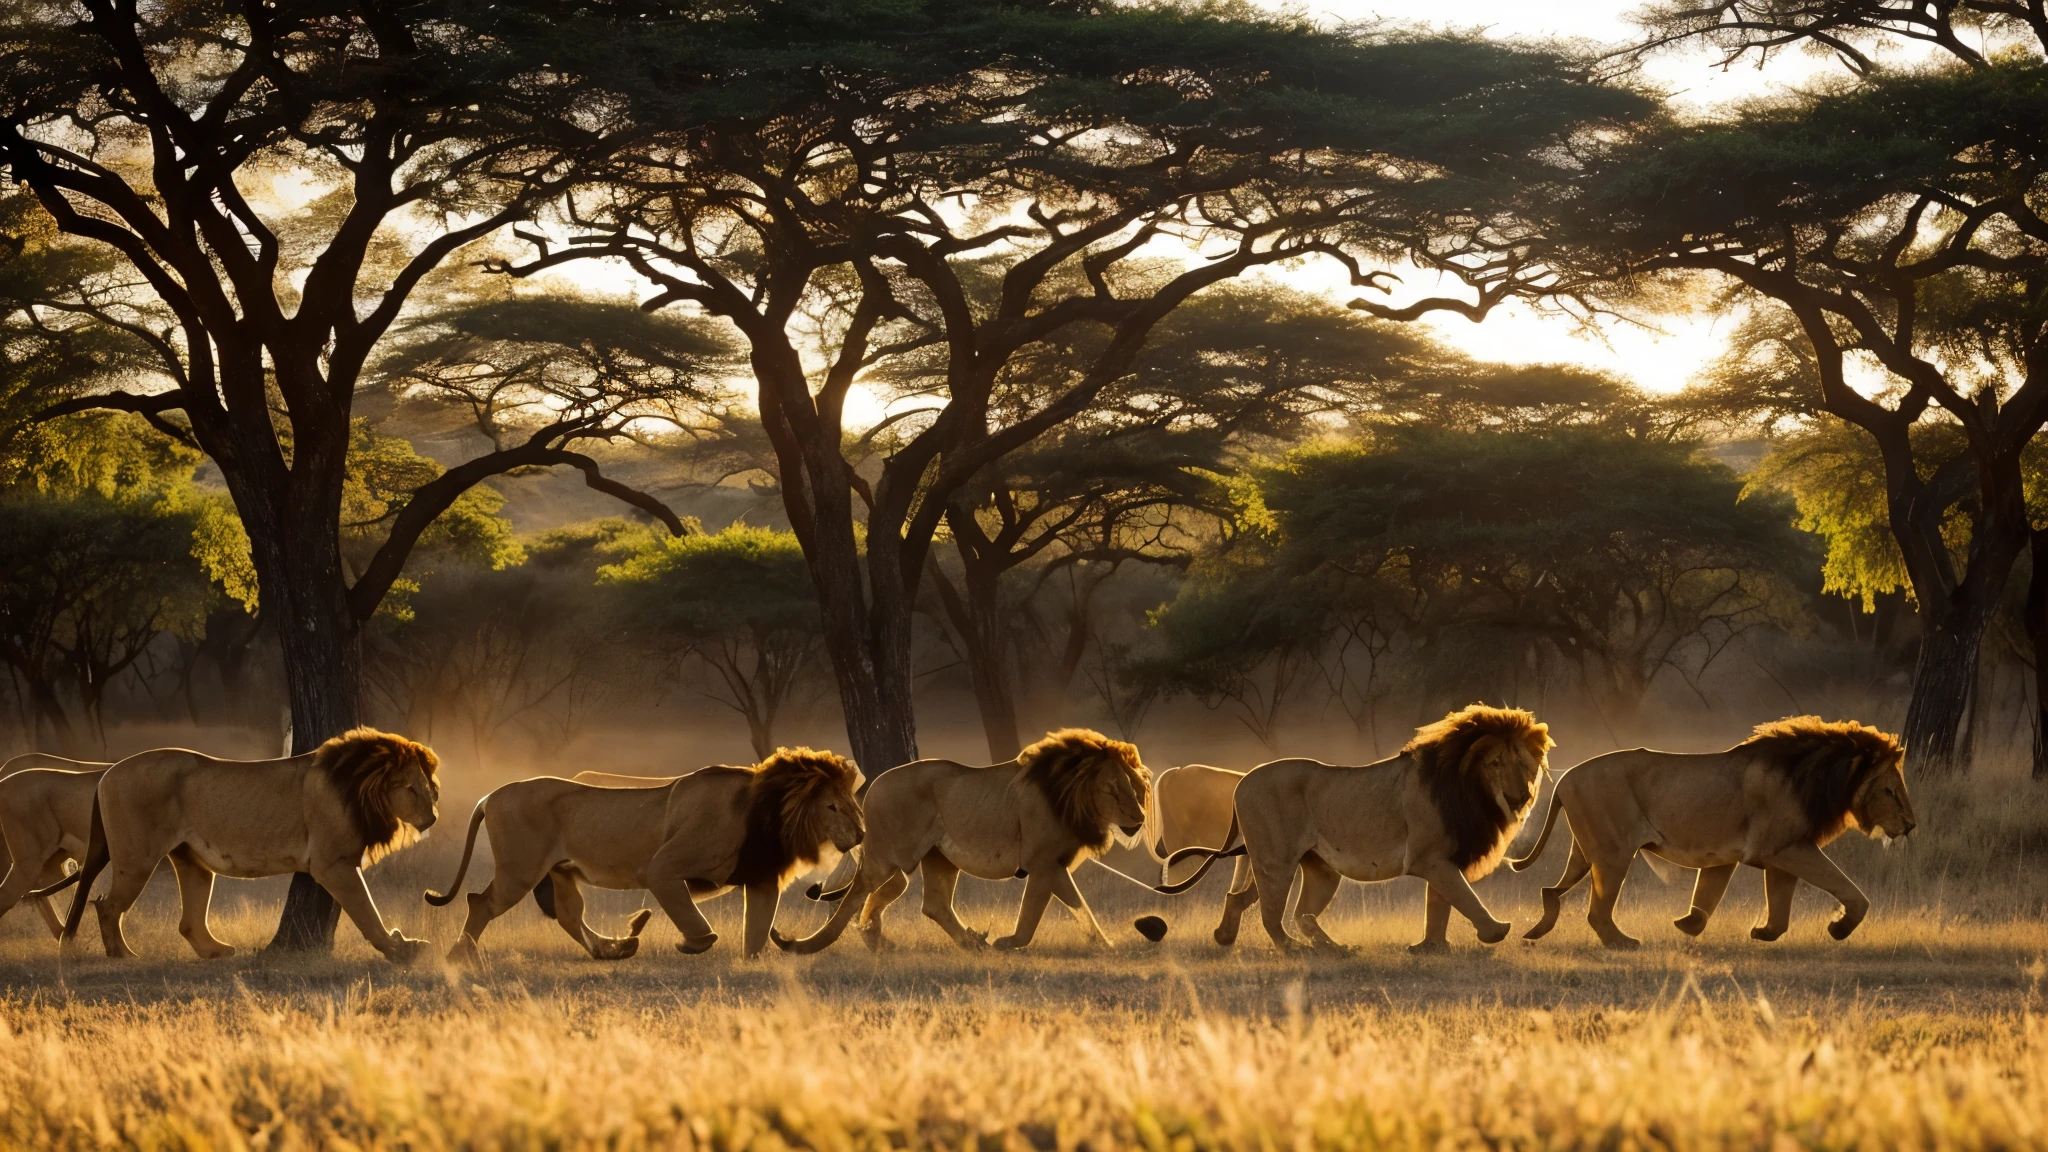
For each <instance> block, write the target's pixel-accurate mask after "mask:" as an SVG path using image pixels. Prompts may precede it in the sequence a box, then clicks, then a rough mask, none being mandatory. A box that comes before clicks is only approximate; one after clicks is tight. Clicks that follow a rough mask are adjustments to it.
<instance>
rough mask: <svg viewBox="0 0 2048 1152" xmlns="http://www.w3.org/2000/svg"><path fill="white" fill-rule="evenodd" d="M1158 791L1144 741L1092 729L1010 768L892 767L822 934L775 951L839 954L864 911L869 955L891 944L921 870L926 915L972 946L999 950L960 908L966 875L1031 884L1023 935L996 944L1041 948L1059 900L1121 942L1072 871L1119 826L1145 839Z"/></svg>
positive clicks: (933, 763) (1062, 738) (1100, 937)
mask: <svg viewBox="0 0 2048 1152" xmlns="http://www.w3.org/2000/svg"><path fill="white" fill-rule="evenodd" d="M1151 790H1152V774H1151V772H1150V771H1149V770H1147V769H1146V767H1145V765H1144V762H1143V761H1141V760H1140V759H1139V758H1138V749H1137V748H1136V747H1135V746H1133V745H1130V744H1126V743H1124V742H1123V741H1121V740H1112V739H1110V738H1109V737H1107V736H1104V735H1103V734H1102V733H1100V732H1093V731H1090V730H1088V729H1085V728H1063V729H1060V730H1059V731H1056V732H1049V733H1047V734H1046V736H1045V738H1044V739H1043V740H1040V741H1038V742H1037V743H1035V744H1033V745H1031V746H1030V747H1028V748H1026V749H1024V750H1023V751H1022V752H1019V753H1018V754H1017V758H1016V759H1015V760H1012V761H1009V762H1008V763H1005V764H994V765H990V766H988V767H985V768H977V767H970V766H968V765H966V764H956V763H954V762H953V761H951V760H917V761H913V762H912V763H909V764H903V765H899V766H898V767H895V768H891V769H889V770H888V771H887V772H884V773H882V774H881V775H880V776H877V777H876V778H875V782H874V783H873V784H872V785H870V786H869V787H868V795H867V810H868V824H869V829H870V831H871V833H872V835H871V837H870V839H869V843H868V844H867V845H866V846H865V847H863V848H862V849H861V858H860V867H859V870H858V871H857V872H856V873H855V874H854V878H853V884H852V886H851V887H850V888H849V889H847V890H846V891H845V893H844V899H843V900H841V902H840V905H839V907H838V908H836V909H834V910H833V913H832V917H831V919H829V920H827V921H826V923H825V925H824V926H823V927H822V928H820V929H818V931H817V932H815V933H813V934H811V935H810V936H808V937H805V938H803V939H800V940H793V939H790V938H789V937H786V936H783V935H781V934H780V933H776V934H775V935H774V936H773V939H774V940H775V944H776V946H777V947H779V948H783V949H785V950H788V951H791V952H800V953H808V952H816V951H819V950H821V949H823V948H827V947H830V946H831V944H832V942H833V941H835V940H837V939H838V938H839V936H840V934H841V933H842V932H844V931H845V930H846V925H847V923H848V921H850V920H851V919H852V918H853V913H854V909H855V908H860V909H861V910H862V916H861V933H862V935H863V936H864V937H865V938H866V940H867V943H868V946H869V947H870V948H874V949H880V948H881V947H882V943H883V941H882V913H883V911H884V910H885V909H887V908H888V907H889V905H890V904H891V903H893V902H894V901H895V900H896V898H897V897H899V896H901V895H903V890H904V889H905V888H908V887H909V886H910V876H909V874H910V871H911V870H912V869H914V868H920V867H921V868H923V869H924V914H925V915H926V916H928V917H930V918H931V919H932V920H933V921H935V922H936V923H937V924H938V925H939V927H941V928H943V929H945V931H946V934H947V935H948V936H951V937H952V938H953V940H954V942H955V943H957V944H959V945H960V946H961V947H963V948H980V947H984V946H986V945H987V943H988V937H987V935H986V934H985V933H980V932H975V931H973V930H972V929H970V928H968V927H967V926H966V925H965V924H962V923H961V922H960V918H959V916H958V915H957V914H956V913H955V912H954V910H953V889H954V887H955V886H956V885H957V884H958V882H959V879H960V873H961V872H963V871H964V872H966V873H967V874H969V875H971V876H980V877H983V878H985V879H991V880H1008V879H1011V878H1013V877H1020V876H1021V877H1023V878H1024V880H1025V884H1024V901H1023V903H1022V905H1021V906H1019V908H1018V910H1017V925H1016V928H1015V929H1014V930H1013V931H1012V932H1011V933H1010V935H1008V936H1005V937H1003V938H1002V939H1000V940H997V941H996V942H995V945H996V947H998V948H1003V949H1010V948H1022V947H1024V946H1025V945H1027V944H1029V943H1031V938H1032V936H1033V935H1034V934H1036V932H1037V930H1038V922H1039V920H1040V919H1041V918H1042V917H1043V916H1044V915H1045V905H1046V901H1048V900H1050V899H1051V898H1053V897H1055V896H1057V897H1059V900H1060V903H1062V904H1065V905H1066V906H1067V907H1068V908H1070V909H1072V910H1073V912H1074V915H1075V917H1076V918H1078V919H1079V920H1080V921H1081V923H1082V924H1083V925H1084V926H1085V927H1086V928H1087V929H1088V931H1089V933H1090V935H1091V936H1092V937H1093V938H1094V939H1096V940H1097V941H1099V942H1101V943H1102V944H1104V945H1106V946H1113V945H1110V941H1109V937H1108V936H1107V935H1106V934H1104V932H1103V931H1102V925H1100V924H1099V923H1097V922H1096V920H1095V913H1094V912H1092V911H1090V910H1089V908H1088V902H1087V901H1086V900H1084V899H1082V897H1081V890H1080V889H1079V888H1076V887H1075V886H1074V877H1073V875H1072V870H1073V869H1074V868H1075V867H1076V866H1078V865H1079V863H1080V861H1081V860H1082V859H1083V858H1085V856H1086V855H1088V854H1091V853H1094V852H1099V851H1101V850H1102V849H1104V848H1106V847H1108V846H1109V844H1110V842H1111V841H1112V840H1113V839H1114V833H1115V832H1116V831H1121V832H1122V833H1123V834H1124V835H1125V836H1136V835H1137V834H1138V833H1139V832H1140V831H1141V830H1142V829H1143V827H1144V823H1145V809H1146V804H1147V801H1148V799H1149V797H1150V794H1151Z"/></svg>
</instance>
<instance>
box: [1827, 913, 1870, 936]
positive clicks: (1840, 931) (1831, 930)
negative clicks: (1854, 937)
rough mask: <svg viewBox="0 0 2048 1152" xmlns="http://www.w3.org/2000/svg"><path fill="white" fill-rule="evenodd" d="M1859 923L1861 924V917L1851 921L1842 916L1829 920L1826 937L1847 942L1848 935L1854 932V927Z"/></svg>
mask: <svg viewBox="0 0 2048 1152" xmlns="http://www.w3.org/2000/svg"><path fill="white" fill-rule="evenodd" d="M1861 923H1863V920H1862V918H1861V917H1858V918H1856V919H1854V920H1851V919H1849V918H1848V917H1847V916H1843V917H1839V918H1837V919H1834V920H1830V921H1828V935H1830V936H1833V937H1834V938H1835V939H1837V940H1847V939H1848V938H1849V933H1851V932H1854V931H1855V930H1856V926H1857V925H1858V924H1861Z"/></svg>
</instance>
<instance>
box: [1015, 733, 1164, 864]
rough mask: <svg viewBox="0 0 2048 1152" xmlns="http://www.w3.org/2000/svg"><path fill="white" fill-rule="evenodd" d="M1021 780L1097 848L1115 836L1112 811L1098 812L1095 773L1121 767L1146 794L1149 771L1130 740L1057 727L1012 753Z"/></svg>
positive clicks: (1076, 833)
mask: <svg viewBox="0 0 2048 1152" xmlns="http://www.w3.org/2000/svg"><path fill="white" fill-rule="evenodd" d="M1017 762H1018V763H1019V764H1021V765H1023V767H1024V771H1023V773H1022V775H1021V776H1020V777H1019V780H1020V782H1022V783H1024V784H1028V785H1030V786H1031V787H1034V788H1036V789H1038V791H1039V794H1040V795H1042V796H1044V797H1045V802H1046V804H1047V805H1048V806H1049V807H1051V808H1052V813H1053V816H1054V817H1055V818H1057V819H1058V820H1059V822H1060V823H1061V824H1063V825H1065V826H1066V828H1067V831H1069V832H1072V833H1073V834H1074V838H1075V839H1076V840H1078V841H1080V843H1081V844H1082V846H1083V847H1086V848H1088V849H1090V850H1091V851H1096V852H1100V851H1102V850H1103V849H1104V848H1107V847H1109V845H1110V843H1111V842H1112V841H1113V840H1114V839H1115V835H1114V832H1113V829H1112V826H1111V825H1112V820H1113V814H1109V813H1105V812H1104V811H1103V803H1102V795H1101V790H1100V789H1099V788H1098V787H1097V786H1096V784H1097V776H1098V775H1099V774H1100V773H1101V772H1104V771H1110V770H1115V769H1118V768H1120V769H1122V771H1123V772H1124V775H1125V777H1126V778H1127V779H1128V780H1129V781H1130V783H1131V787H1132V788H1133V789H1135V790H1136V791H1137V793H1138V794H1139V795H1140V796H1145V795H1148V794H1149V790H1150V789H1149V785H1150V782H1151V778H1152V776H1151V773H1150V772H1148V771H1147V770H1146V768H1145V764H1144V762H1143V761H1142V760H1140V759H1139V758H1138V748H1137V745H1135V744H1127V743H1125V742H1124V741H1122V740H1112V739H1110V738H1109V737H1107V736H1104V735H1103V734H1102V733H1100V732H1096V731H1093V730H1091V729H1087V728H1061V729H1059V730H1058V731H1056V732H1048V733H1046V734H1045V738H1044V739H1042V740H1039V741H1037V742H1036V743H1034V744H1032V745H1031V746H1030V747H1028V748H1026V749H1024V750H1023V751H1022V752H1019V753H1018V754H1017Z"/></svg>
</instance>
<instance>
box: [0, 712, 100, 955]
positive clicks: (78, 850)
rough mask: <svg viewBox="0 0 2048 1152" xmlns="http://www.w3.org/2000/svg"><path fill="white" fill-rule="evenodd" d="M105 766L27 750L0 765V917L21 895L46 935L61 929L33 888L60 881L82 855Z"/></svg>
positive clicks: (45, 900) (53, 911)
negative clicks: (0, 876)
mask: <svg viewBox="0 0 2048 1152" xmlns="http://www.w3.org/2000/svg"><path fill="white" fill-rule="evenodd" d="M106 769H107V765H106V764H102V763H95V762H93V761H89V760H67V759H65V758H64V757H62V756H51V755H48V754H47V753H42V752H29V753H25V754H23V755H20V756H16V757H14V758H13V759H11V760H9V761H7V763H5V764H0V840H4V841H5V842H6V847H7V854H8V860H9V865H8V869H7V878H6V879H5V880H0V916H5V915H6V914H7V913H8V912H10V911H12V910H13V908H14V906H15V905H16V904H18V903H20V902H21V901H22V900H23V899H24V898H25V899H28V900H31V901H33V902H34V903H35V906H36V911H37V912H38V913H40V914H41V915H42V918H43V923H44V924H45V925H47V926H48V927H49V929H50V935H52V936H61V935H63V933H64V918H63V917H61V916H59V915H57V910H56V909H55V908H52V907H51V906H50V898H49V897H47V896H38V895H35V894H34V891H35V889H38V888H42V887H44V886H46V885H54V884H56V883H58V882H59V881H61V880H63V879H64V877H65V875H66V869H67V868H68V867H69V866H72V865H75V864H76V863H78V862H80V861H83V860H84V859H85V853H86V844H87V842H88V841H89V840H90V839H91V837H92V794H93V792H94V790H96V789H97V788H99V786H100V776H101V775H103V774H104V773H105V772H106Z"/></svg>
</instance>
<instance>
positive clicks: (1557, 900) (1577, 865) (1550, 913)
mask: <svg viewBox="0 0 2048 1152" xmlns="http://www.w3.org/2000/svg"><path fill="white" fill-rule="evenodd" d="M1592 871H1593V862H1592V861H1591V860H1588V859H1587V858H1586V850H1585V849H1583V848H1581V847H1579V840H1578V837H1576V836H1574V837H1573V838H1572V851H1571V856H1570V858H1569V859H1567V860H1566V861H1565V862H1564V875H1562V876H1559V877H1558V878H1557V883H1555V884H1552V885H1551V886H1550V887H1548V888H1545V889H1544V890H1543V918H1542V919H1541V920H1538V921H1536V924H1535V926H1534V927H1532V928H1530V929H1529V930H1528V931H1527V932H1524V933H1522V939H1524V940H1541V939H1543V938H1544V937H1545V936H1548V935H1549V934H1550V930H1551V929H1552V928H1555V927H1557V917H1558V915H1559V914H1560V913H1562V912H1563V911H1564V895H1565V893H1567V892H1569V891H1571V890H1572V889H1574V888H1576V887H1578V886H1579V881H1581V880H1584V879H1585V878H1586V876H1587V875H1588V874H1589V873H1591V872H1592Z"/></svg>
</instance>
